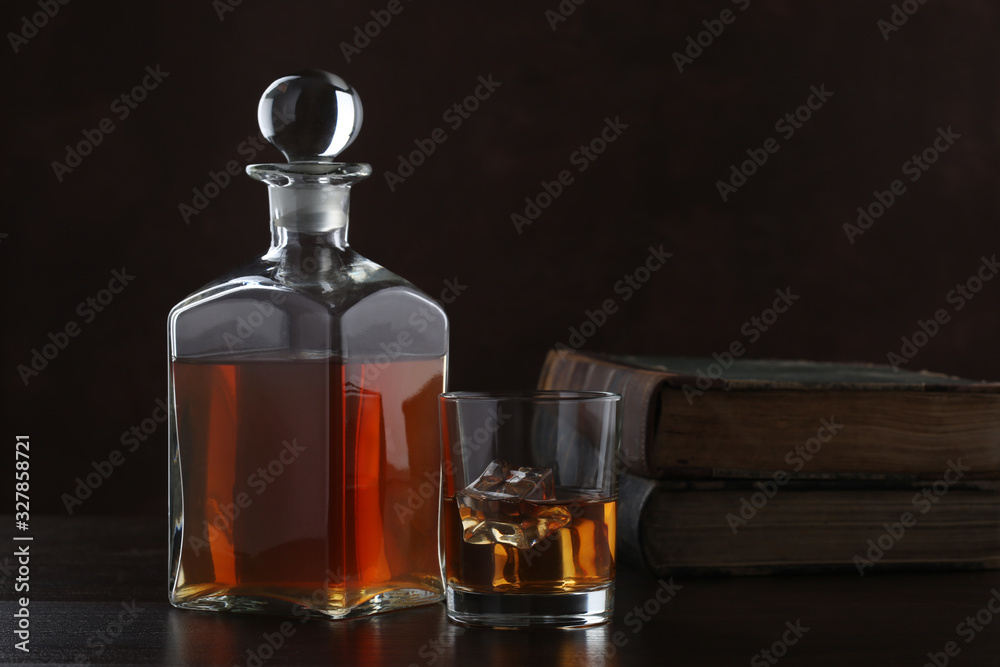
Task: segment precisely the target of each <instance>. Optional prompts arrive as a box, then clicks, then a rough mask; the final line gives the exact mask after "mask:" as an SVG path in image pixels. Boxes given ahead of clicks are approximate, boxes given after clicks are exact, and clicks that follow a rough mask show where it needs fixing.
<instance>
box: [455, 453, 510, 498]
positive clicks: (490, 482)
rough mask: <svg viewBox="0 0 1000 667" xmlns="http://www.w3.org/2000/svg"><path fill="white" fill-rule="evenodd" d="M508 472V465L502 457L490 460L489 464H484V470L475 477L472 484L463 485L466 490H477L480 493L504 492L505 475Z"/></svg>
mask: <svg viewBox="0 0 1000 667" xmlns="http://www.w3.org/2000/svg"><path fill="white" fill-rule="evenodd" d="M509 474H510V467H509V466H508V465H507V462H506V461H503V460H502V459H494V460H493V461H490V464H489V465H488V466H486V470H484V471H483V474H481V475H480V476H479V477H477V478H476V481H474V482H473V483H472V484H469V485H468V486H467V487H465V490H466V491H478V492H480V493H495V492H500V493H503V492H504V484H505V483H506V481H507V475H509Z"/></svg>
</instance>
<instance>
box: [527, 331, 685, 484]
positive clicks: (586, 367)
mask: <svg viewBox="0 0 1000 667" xmlns="http://www.w3.org/2000/svg"><path fill="white" fill-rule="evenodd" d="M669 377H670V374H669V373H663V372H660V371H653V370H645V369H642V368H637V367H634V366H626V365H623V364H616V363H613V362H611V361H607V362H601V363H594V360H593V359H592V358H590V357H585V356H582V355H578V354H575V353H572V352H568V351H566V350H551V351H550V352H549V353H548V356H547V357H546V358H545V364H544V365H543V367H542V373H541V376H540V377H539V381H538V388H539V389H577V390H586V391H612V392H615V393H616V394H621V396H622V444H621V455H620V459H621V460H622V461H624V462H625V463H626V466H625V467H626V469H627V470H628V471H629V472H631V473H634V474H636V475H643V476H646V477H658V476H660V475H661V474H662V472H663V471H662V470H655V469H654V468H653V466H652V465H651V463H650V457H649V454H650V449H649V448H650V444H651V443H652V442H653V433H654V430H655V428H656V412H657V408H658V406H659V402H660V390H661V389H662V388H663V385H664V383H665V382H666V381H667V380H668V379H669Z"/></svg>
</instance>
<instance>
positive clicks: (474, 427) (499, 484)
mask: <svg viewBox="0 0 1000 667" xmlns="http://www.w3.org/2000/svg"><path fill="white" fill-rule="evenodd" d="M440 402H441V440H442V485H441V490H442V493H441V539H442V555H443V559H442V566H443V577H444V580H445V585H446V600H447V606H448V617H449V618H451V619H452V620H453V621H456V622H458V623H463V624H468V625H481V626H489V627H507V628H509V627H527V626H532V627H534V626H549V627H584V626H590V625H597V624H600V623H604V622H606V621H608V620H610V618H611V613H612V611H613V608H614V586H615V584H614V582H615V526H616V523H615V518H616V516H615V509H616V504H617V492H618V485H617V467H616V465H615V462H616V460H617V455H618V448H619V443H620V440H621V417H620V404H621V396H619V395H618V394H613V393H609V392H597V391H529V392H515V393H484V392H449V393H445V394H442V395H441V397H440Z"/></svg>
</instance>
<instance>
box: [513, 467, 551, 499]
mask: <svg viewBox="0 0 1000 667" xmlns="http://www.w3.org/2000/svg"><path fill="white" fill-rule="evenodd" d="M555 479H556V478H555V476H554V475H553V474H552V468H524V467H521V468H518V469H517V470H512V471H510V473H509V474H508V475H507V479H506V484H505V485H504V493H509V494H511V495H516V496H520V497H521V498H524V499H525V500H551V499H552V498H555V490H556V482H555Z"/></svg>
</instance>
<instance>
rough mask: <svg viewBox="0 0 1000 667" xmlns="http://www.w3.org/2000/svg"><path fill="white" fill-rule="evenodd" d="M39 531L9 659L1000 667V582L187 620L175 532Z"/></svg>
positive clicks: (763, 588)
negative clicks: (534, 616) (514, 614)
mask: <svg viewBox="0 0 1000 667" xmlns="http://www.w3.org/2000/svg"><path fill="white" fill-rule="evenodd" d="M3 521H4V525H5V526H12V525H13V520H12V518H10V517H6V518H4V519H3ZM30 534H31V535H32V536H33V537H34V540H33V541H32V542H30V543H29V544H30V545H31V547H30V554H31V556H30V574H29V577H30V581H29V584H30V592H29V595H30V600H31V601H30V604H29V607H28V608H29V610H30V633H31V634H30V643H29V646H30V649H31V652H30V653H27V654H25V653H22V652H20V651H17V650H15V648H14V642H15V641H17V639H16V637H15V636H14V635H13V632H12V629H13V628H12V620H13V616H12V615H13V614H14V612H15V611H16V610H17V608H18V607H17V604H16V602H15V601H14V599H15V595H17V597H20V595H22V594H15V593H14V585H15V583H16V579H17V577H18V573H17V566H16V563H15V559H14V557H13V554H14V551H15V548H16V546H17V545H19V544H23V543H18V542H14V541H13V540H12V537H13V535H14V533H13V531H11V530H10V529H6V530H5V531H4V532H2V533H0V535H2V541H3V544H4V546H3V548H2V550H0V566H2V569H0V579H2V586H0V590H2V591H3V597H2V604H0V615H2V617H3V619H4V620H3V623H2V627H3V632H2V635H0V637H2V639H0V642H2V644H0V660H2V661H3V662H4V663H18V664H50V663H76V664H85V663H87V662H90V663H92V664H113V665H162V664H166V665H245V666H247V667H262V666H264V665H267V666H268V667H270V666H273V665H394V666H395V665H402V666H404V667H408V666H410V665H416V666H420V667H423V666H428V665H438V666H440V665H472V666H475V667H485V666H486V665H505V666H509V667H519V666H521V665H543V666H545V667H564V666H570V665H605V664H607V665H619V664H620V665H746V664H750V665H771V664H781V665H782V666H784V665H912V666H914V667H920V666H921V665H924V664H934V663H933V662H931V661H930V660H931V659H930V658H929V656H928V653H934V654H939V655H938V656H937V658H936V660H937V665H939V666H940V665H944V664H951V665H998V664H1000V614H994V613H993V612H992V611H991V610H990V609H989V606H988V602H989V601H990V599H991V597H994V596H996V599H997V601H996V602H994V603H993V606H994V608H996V609H998V610H1000V572H964V573H963V572H955V573H924V574H880V573H879V572H877V571H875V572H872V573H869V574H867V575H866V576H864V577H863V578H862V577H859V576H850V575H837V576H788V577H754V578H702V579H693V578H690V579H675V580H674V584H680V586H681V587H680V588H679V589H677V590H676V594H675V595H674V597H673V598H672V599H670V601H669V602H667V603H666V604H661V603H660V602H659V601H658V600H657V598H656V595H655V594H656V591H657V590H663V592H662V593H661V594H660V598H661V599H666V597H667V593H666V590H665V589H663V588H662V585H661V583H660V582H659V581H658V580H657V579H656V578H653V577H650V576H648V575H643V574H640V573H638V572H634V571H631V570H626V569H623V570H622V571H620V572H619V577H618V599H617V604H616V610H615V618H614V620H613V622H611V623H610V624H608V625H605V626H602V627H598V628H591V629H585V630H531V631H523V630H517V631H513V630H508V631H501V630H485V629H474V628H463V627H461V626H457V625H454V624H452V623H450V622H449V621H448V620H447V619H446V618H445V613H444V606H443V605H440V604H438V605H431V606H426V607H421V608H417V609H412V610H408V611H403V612H395V613H391V614H382V615H379V616H375V617H370V618H365V619H357V620H351V621H309V622H306V623H301V622H300V621H299V619H296V618H291V619H283V618H279V617H257V616H242V615H231V614H216V613H207V612H192V611H182V610H179V609H173V608H172V607H171V606H170V605H169V604H168V603H167V600H166V580H167V573H166V568H167V555H166V525H165V521H163V520H159V519H155V518H151V519H144V518H135V517H130V518H101V517H80V518H70V517H58V518H55V517H54V518H33V523H32V530H31V532H30ZM12 566H13V567H12ZM984 610H985V611H984ZM977 614H978V615H979V620H976V616H977ZM967 617H971V619H972V624H970V623H969V621H967V620H966V619H967ZM994 617H996V618H994ZM796 625H798V626H799V629H798V631H797V632H795V633H793V632H792V631H791V630H790V629H789V628H790V627H794V626H796ZM977 627H978V628H980V629H978V630H976V629H975V628H977ZM805 628H808V629H807V630H806V629H805ZM797 635H799V636H797ZM784 639H787V640H789V642H788V643H784V641H783V640H784ZM269 640H270V641H269ZM792 641H794V644H793V643H791V642H792ZM949 642H954V644H953V645H949ZM272 645H274V646H277V648H272ZM949 646H950V648H951V649H952V653H954V654H955V655H954V656H948V655H947V654H946V653H945V652H946V650H947V649H948V648H949ZM765 650H767V651H770V652H771V653H769V655H768V656H765V655H764V654H763V653H762V651H765ZM778 654H781V655H780V657H779V656H778Z"/></svg>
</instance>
